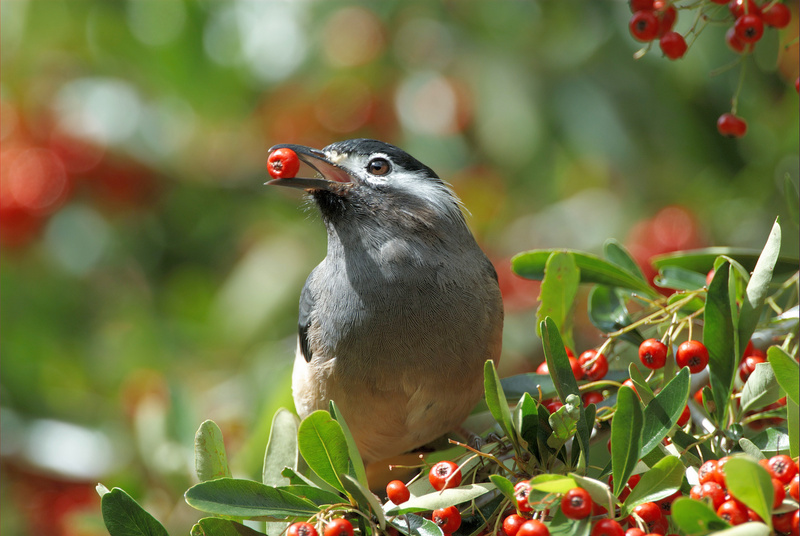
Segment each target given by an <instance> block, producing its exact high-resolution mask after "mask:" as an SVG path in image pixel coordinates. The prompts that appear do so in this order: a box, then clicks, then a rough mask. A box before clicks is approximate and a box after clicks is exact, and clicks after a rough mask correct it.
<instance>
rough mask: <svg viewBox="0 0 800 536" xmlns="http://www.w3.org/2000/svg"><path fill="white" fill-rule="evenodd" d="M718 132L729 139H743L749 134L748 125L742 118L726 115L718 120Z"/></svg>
mask: <svg viewBox="0 0 800 536" xmlns="http://www.w3.org/2000/svg"><path fill="white" fill-rule="evenodd" d="M717 130H718V131H719V133H720V134H722V135H723V136H726V137H728V138H741V137H742V136H744V135H745V133H746V132H747V123H746V122H745V120H744V119H742V118H741V117H737V116H735V115H733V114H731V113H725V114H722V115H721V116H719V119H717Z"/></svg>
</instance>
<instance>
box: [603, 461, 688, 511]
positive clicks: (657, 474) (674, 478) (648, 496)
mask: <svg viewBox="0 0 800 536" xmlns="http://www.w3.org/2000/svg"><path fill="white" fill-rule="evenodd" d="M685 472H686V468H685V467H684V466H683V464H682V463H681V461H680V459H679V458H676V457H675V456H665V457H664V458H661V459H660V460H659V461H658V462H657V463H656V464H655V465H653V467H651V468H650V470H649V471H645V472H644V473H642V478H641V480H639V483H638V484H636V487H635V488H633V491H631V494H630V495H628V498H627V499H625V507H626V508H628V510H631V509H632V508H633V507H634V506H636V505H637V504H642V503H646V502H655V501H658V500H660V499H663V498H665V497H669V496H670V495H672V494H673V493H675V492H676V491H677V490H678V488H680V487H681V482H683V475H684V473H685ZM615 483H616V482H615Z"/></svg>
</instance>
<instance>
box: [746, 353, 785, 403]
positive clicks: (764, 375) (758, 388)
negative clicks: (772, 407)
mask: <svg viewBox="0 0 800 536" xmlns="http://www.w3.org/2000/svg"><path fill="white" fill-rule="evenodd" d="M781 396H782V395H781V389H780V387H779V385H778V381H777V380H776V379H775V373H774V372H773V371H772V365H770V364H769V363H759V364H757V365H756V368H755V370H753V373H752V374H750V377H749V378H747V381H746V382H745V384H744V387H742V398H741V399H740V403H741V410H740V411H741V412H742V413H745V412H747V411H750V410H751V409H757V408H763V407H764V406H766V405H767V404H771V403H773V402H775V401H776V400H778V399H779V398H780V397H781Z"/></svg>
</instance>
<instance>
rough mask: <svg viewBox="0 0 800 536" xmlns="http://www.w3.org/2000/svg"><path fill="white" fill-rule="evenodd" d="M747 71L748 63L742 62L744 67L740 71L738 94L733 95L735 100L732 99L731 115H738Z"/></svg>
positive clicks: (737, 86) (737, 85)
mask: <svg viewBox="0 0 800 536" xmlns="http://www.w3.org/2000/svg"><path fill="white" fill-rule="evenodd" d="M746 70H747V63H746V62H742V67H741V69H739V83H738V84H736V92H735V93H734V94H733V98H732V99H731V113H732V114H733V115H736V109H737V108H738V107H739V93H741V91H742V86H743V85H744V73H745V71H746Z"/></svg>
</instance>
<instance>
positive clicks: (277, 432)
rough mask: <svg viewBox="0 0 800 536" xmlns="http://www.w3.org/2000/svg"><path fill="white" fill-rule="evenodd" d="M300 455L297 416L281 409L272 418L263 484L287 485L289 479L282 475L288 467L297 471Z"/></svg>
mask: <svg viewBox="0 0 800 536" xmlns="http://www.w3.org/2000/svg"><path fill="white" fill-rule="evenodd" d="M298 455H299V452H298V450H297V416H295V415H294V414H293V413H292V412H290V411H289V410H287V409H285V408H280V409H278V411H276V412H275V415H274V416H273V417H272V426H271V427H270V430H269V440H268V441H267V449H266V451H265V452H264V466H263V468H262V470H261V482H262V483H264V484H266V485H268V486H282V485H283V484H286V483H287V479H286V477H284V476H283V474H282V473H283V470H284V469H285V468H287V467H289V468H291V469H293V470H297V462H298ZM228 476H230V475H228Z"/></svg>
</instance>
